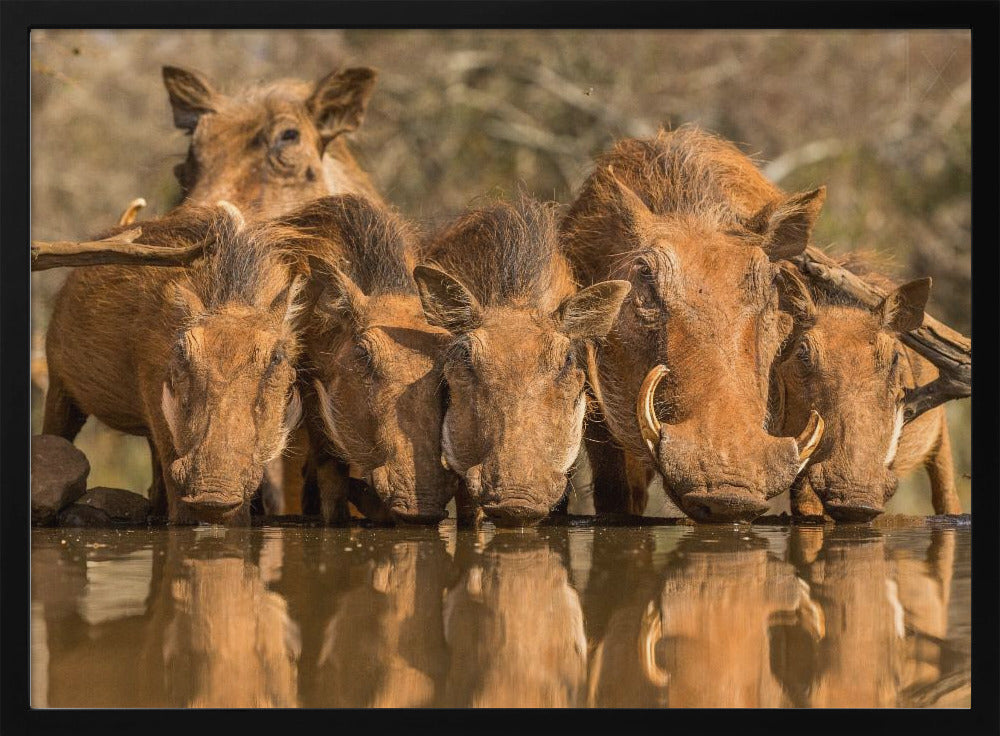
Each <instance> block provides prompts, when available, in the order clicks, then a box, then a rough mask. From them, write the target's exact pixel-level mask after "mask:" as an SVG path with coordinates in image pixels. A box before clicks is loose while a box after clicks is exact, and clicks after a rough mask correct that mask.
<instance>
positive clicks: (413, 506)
mask: <svg viewBox="0 0 1000 736" xmlns="http://www.w3.org/2000/svg"><path fill="white" fill-rule="evenodd" d="M282 222H283V223H284V224H287V225H290V226H293V227H296V228H297V229H298V230H299V231H301V232H303V234H304V235H306V236H309V237H308V240H307V241H306V243H305V245H304V247H305V248H307V252H308V253H309V254H310V257H309V262H310V264H311V272H312V275H311V289H310V292H311V295H312V296H311V300H310V301H311V314H312V319H311V320H310V321H309V323H308V324H307V325H306V329H305V333H304V340H303V342H304V345H305V354H304V358H303V360H302V375H301V376H300V383H301V384H302V389H303V391H304V392H305V393H304V395H306V396H308V397H309V398H310V400H309V401H307V402H306V409H307V412H308V413H307V420H308V427H309V433H310V438H311V444H312V450H311V458H312V461H311V462H310V464H309V466H308V468H309V472H308V478H307V482H306V498H305V499H304V503H303V507H304V508H305V509H306V510H309V511H313V510H315V507H316V506H317V505H320V507H321V510H322V512H323V515H324V518H325V519H326V521H327V522H340V523H343V522H346V521H347V519H348V507H347V501H348V489H349V475H354V476H355V477H358V478H362V479H364V480H365V481H366V482H367V484H368V486H369V488H370V489H372V490H373V491H374V494H371V495H374V497H375V498H374V499H371V502H369V503H367V504H366V503H365V502H364V501H365V500H369V499H367V498H366V497H364V496H362V497H361V498H357V497H353V498H352V500H354V501H355V504H356V505H357V506H358V507H359V508H361V509H362V510H363V511H364V512H365V513H366V514H367V515H368V516H370V517H375V518H379V517H385V516H386V515H387V513H388V514H389V515H391V518H393V519H396V520H401V521H409V522H430V523H436V522H438V521H440V520H441V519H442V518H444V516H445V515H446V511H445V505H446V504H447V503H448V501H449V499H450V498H451V496H452V495H453V493H454V485H455V481H456V480H457V479H455V478H454V477H453V476H452V474H450V473H448V472H447V471H446V470H445V469H444V468H443V467H442V466H441V435H440V432H439V431H437V428H438V427H440V426H441V420H442V415H443V412H444V408H443V396H442V394H441V381H442V378H441V369H440V357H441V354H442V353H443V350H444V347H445V344H446V337H447V333H446V332H445V331H444V330H443V329H441V328H439V327H432V326H431V325H428V324H427V322H426V321H425V320H424V316H423V312H422V310H421V304H420V299H419V297H418V296H417V286H416V284H415V283H414V281H413V276H412V271H413V267H414V265H415V262H416V250H415V249H416V246H415V243H414V242H413V241H414V236H413V235H412V234H411V233H410V230H409V228H408V227H407V225H406V223H404V222H403V220H402V219H401V218H399V217H398V216H397V215H395V214H394V213H392V212H390V211H388V210H387V209H385V208H384V207H382V206H380V205H378V204H376V203H373V202H371V201H369V200H367V199H364V198H363V197H359V196H356V195H345V196H340V197H328V198H324V199H319V200H316V201H315V202H313V203H311V204H309V205H307V206H305V207H303V208H300V209H298V210H296V211H295V212H293V213H291V214H289V215H288V216H286V217H285V218H283V219H282ZM317 496H318V497H317Z"/></svg>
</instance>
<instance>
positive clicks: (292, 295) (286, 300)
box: [268, 276, 306, 322]
mask: <svg viewBox="0 0 1000 736" xmlns="http://www.w3.org/2000/svg"><path fill="white" fill-rule="evenodd" d="M305 283H306V278H305V276H296V277H295V278H294V279H293V280H292V283H290V284H288V286H286V287H285V288H284V289H282V290H281V292H280V293H279V294H278V295H277V296H276V297H274V299H272V300H271V305H270V306H269V307H268V311H269V312H271V313H272V314H273V315H275V317H277V318H278V319H280V320H281V321H282V322H292V321H294V320H295V318H296V317H298V315H299V313H300V312H301V311H302V307H303V305H302V303H301V302H297V301H296V299H297V298H298V296H299V294H300V293H301V291H302V287H303V286H305Z"/></svg>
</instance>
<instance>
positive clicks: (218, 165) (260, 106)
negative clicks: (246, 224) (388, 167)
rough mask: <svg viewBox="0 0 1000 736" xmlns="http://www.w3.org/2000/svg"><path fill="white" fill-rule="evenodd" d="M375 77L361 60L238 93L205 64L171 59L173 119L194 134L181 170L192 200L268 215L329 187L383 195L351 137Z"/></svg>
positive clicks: (166, 71) (168, 81)
mask: <svg viewBox="0 0 1000 736" xmlns="http://www.w3.org/2000/svg"><path fill="white" fill-rule="evenodd" d="M375 76H376V75H375V71H374V70H372V69H368V68H367V67H357V68H352V69H344V70H343V71H339V72H333V73H331V74H328V75H327V76H326V77H324V78H323V79H322V80H320V81H319V82H317V83H316V84H315V85H310V84H308V83H306V82H301V81H298V80H287V79H286V80H282V81H280V82H275V83H273V84H269V85H263V86H254V87H250V88H248V89H245V90H243V91H241V92H239V93H237V94H235V95H232V96H230V95H224V94H222V93H220V92H218V91H217V90H216V89H215V87H214V86H213V85H212V83H211V82H209V81H208V80H207V79H206V78H205V77H204V76H202V75H201V74H198V73H197V72H193V71H188V70H185V69H179V68H177V67H172V66H166V67H164V68H163V82H164V84H165V85H166V87H167V92H168V93H169V94H170V105H171V107H172V108H173V114H174V123H175V125H177V127H178V128H181V129H182V130H185V131H187V132H188V133H189V134H190V135H191V144H190V146H189V147H188V154H187V159H186V160H185V161H184V162H183V163H181V164H178V166H177V167H176V168H175V170H174V171H175V173H176V175H177V179H178V180H179V182H180V184H181V190H182V192H183V194H184V197H185V199H186V200H187V201H189V202H195V203H204V204H214V203H215V202H217V201H218V200H220V199H225V200H228V201H230V202H233V203H234V204H236V205H237V206H238V207H240V208H242V209H245V210H246V211H247V214H248V216H254V217H256V216H261V217H270V216H273V215H277V214H281V213H283V212H286V211H288V210H289V209H291V208H292V207H294V206H296V205H299V204H302V203H305V202H308V201H309V200H311V199H315V198H316V197H322V196H323V195H326V194H339V193H342V192H359V193H363V194H366V195H368V196H372V197H374V196H377V195H376V193H375V191H374V189H373V188H372V185H371V182H370V181H369V180H368V176H367V175H366V174H365V173H364V172H363V171H362V170H361V169H360V168H359V167H358V165H357V163H356V162H355V160H354V158H353V156H352V155H351V152H350V150H349V149H348V147H347V144H346V143H345V138H344V136H345V134H347V133H349V132H351V131H353V130H354V129H356V128H357V127H358V126H359V125H360V124H361V121H362V120H363V119H364V114H365V109H366V107H367V105H368V98H369V97H370V96H371V93H372V88H373V87H374V85H375Z"/></svg>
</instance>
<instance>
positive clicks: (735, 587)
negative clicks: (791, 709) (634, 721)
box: [589, 530, 824, 708]
mask: <svg viewBox="0 0 1000 736" xmlns="http://www.w3.org/2000/svg"><path fill="white" fill-rule="evenodd" d="M736 534H737V535H739V536H743V535H745V534H746V532H742V531H738V532H736ZM739 536H728V535H726V536H720V535H717V534H710V535H706V534H699V533H698V531H697V530H696V531H695V532H694V533H692V534H690V535H688V536H687V537H686V538H685V539H684V540H682V542H681V544H680V546H679V547H678V549H677V551H676V552H674V553H672V555H671V558H670V561H669V562H668V563H667V567H666V569H665V571H664V573H663V576H662V578H661V579H660V582H659V584H658V590H657V592H656V593H655V594H654V596H653V597H652V599H650V598H649V597H648V595H649V593H648V591H649V590H650V587H651V586H650V585H649V584H648V581H647V584H645V585H642V586H638V587H639V588H640V589H641V590H644V591H647V592H646V593H645V595H639V596H636V597H633V598H632V600H631V601H630V602H627V603H625V604H624V605H621V606H620V607H619V608H618V610H617V611H616V612H615V613H614V614H612V616H611V618H610V620H609V621H608V624H607V627H606V629H605V631H604V635H603V638H602V640H601V641H600V642H599V643H598V644H597V648H596V649H595V651H594V654H593V656H592V659H591V665H590V684H589V704H590V705H594V706H605V707H609V706H641V705H648V704H649V703H650V702H657V703H659V704H660V705H663V706H668V707H671V708H678V707H781V706H786V705H788V704H789V697H788V695H787V693H786V692H785V690H784V689H783V687H782V679H784V678H783V676H782V673H780V672H775V671H773V669H772V668H769V667H768V662H769V661H773V659H774V653H773V651H772V648H773V646H774V642H773V639H772V632H773V630H774V628H775V627H776V626H787V627H794V628H795V630H796V631H797V632H799V633H800V635H801V637H802V638H804V639H807V640H810V641H811V640H815V639H818V638H819V637H821V636H822V633H823V627H824V624H823V616H822V611H821V610H820V609H819V608H818V606H816V604H815V602H814V601H813V599H812V597H811V595H810V592H809V588H808V586H807V585H805V584H804V583H803V581H802V580H800V579H799V578H797V577H796V576H795V570H794V568H793V567H792V566H791V565H788V564H787V563H784V562H781V561H779V560H777V559H775V558H774V556H773V555H772V554H770V553H769V552H768V548H767V545H766V543H765V541H764V540H763V539H761V538H759V537H756V536H753V537H751V538H750V539H746V538H743V539H741V538H739ZM596 594H597V593H596V592H595V595H596Z"/></svg>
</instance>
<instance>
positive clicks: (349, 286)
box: [309, 256, 368, 328]
mask: <svg viewBox="0 0 1000 736" xmlns="http://www.w3.org/2000/svg"><path fill="white" fill-rule="evenodd" d="M309 270H310V271H311V272H312V283H313V285H314V286H313V292H314V295H315V309H316V312H317V314H319V315H321V316H322V317H324V318H325V319H326V320H328V321H332V322H334V323H338V322H339V323H342V322H343V321H344V320H345V319H346V320H347V322H348V323H349V324H350V325H351V327H353V328H357V327H359V326H360V325H361V323H362V319H363V315H364V311H365V306H366V305H367V304H368V297H367V296H365V293H364V292H363V291H361V289H360V288H359V287H358V285H357V284H356V283H354V279H352V278H351V277H350V276H348V275H347V274H345V273H344V272H343V271H341V270H340V269H339V268H338V267H337V266H336V265H334V264H333V263H330V262H329V261H326V260H324V259H322V258H317V257H316V256H309Z"/></svg>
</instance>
